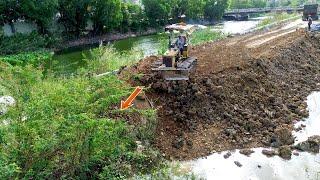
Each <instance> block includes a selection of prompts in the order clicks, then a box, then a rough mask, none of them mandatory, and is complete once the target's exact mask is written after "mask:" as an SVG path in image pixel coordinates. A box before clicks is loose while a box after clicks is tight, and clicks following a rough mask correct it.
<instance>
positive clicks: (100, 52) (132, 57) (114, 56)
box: [84, 46, 143, 74]
mask: <svg viewBox="0 0 320 180" xmlns="http://www.w3.org/2000/svg"><path fill="white" fill-rule="evenodd" d="M142 58H143V53H142V52H141V51H135V50H132V51H129V52H124V53H122V54H121V53H119V52H118V51H116V50H115V49H114V48H113V47H109V46H104V47H99V48H96V49H92V50H91V56H90V58H87V59H86V62H87V67H86V69H85V70H84V71H85V72H88V73H91V74H101V73H105V72H111V71H114V70H117V69H120V68H121V67H124V66H131V65H133V64H134V63H136V62H137V61H138V60H140V59H142Z"/></svg>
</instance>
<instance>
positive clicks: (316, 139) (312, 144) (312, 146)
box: [294, 135, 320, 153]
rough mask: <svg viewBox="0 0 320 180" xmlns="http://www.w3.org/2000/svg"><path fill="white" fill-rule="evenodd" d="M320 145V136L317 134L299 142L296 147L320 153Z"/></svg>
mask: <svg viewBox="0 0 320 180" xmlns="http://www.w3.org/2000/svg"><path fill="white" fill-rule="evenodd" d="M319 146H320V136H318V135H315V136H311V137H309V138H308V140H307V141H304V142H301V143H299V144H297V145H296V146H294V148H295V149H297V150H300V151H306V152H313V153H319Z"/></svg>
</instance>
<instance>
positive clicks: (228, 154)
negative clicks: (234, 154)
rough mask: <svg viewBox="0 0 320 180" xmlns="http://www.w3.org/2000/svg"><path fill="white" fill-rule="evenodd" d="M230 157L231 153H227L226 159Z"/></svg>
mask: <svg viewBox="0 0 320 180" xmlns="http://www.w3.org/2000/svg"><path fill="white" fill-rule="evenodd" d="M230 156H231V152H227V153H226V154H225V155H223V157H224V158H225V159H228V158H229V157H230Z"/></svg>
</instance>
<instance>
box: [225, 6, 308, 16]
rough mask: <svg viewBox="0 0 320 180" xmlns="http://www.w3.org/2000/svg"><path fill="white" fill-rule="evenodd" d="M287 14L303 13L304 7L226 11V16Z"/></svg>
mask: <svg viewBox="0 0 320 180" xmlns="http://www.w3.org/2000/svg"><path fill="white" fill-rule="evenodd" d="M281 11H283V12H285V11H303V7H295V8H293V7H276V8H273V7H266V8H248V9H232V10H229V11H226V12H225V13H224V14H225V15H231V14H249V13H263V12H281Z"/></svg>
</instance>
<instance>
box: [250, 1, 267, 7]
mask: <svg viewBox="0 0 320 180" xmlns="http://www.w3.org/2000/svg"><path fill="white" fill-rule="evenodd" d="M251 5H252V7H253V8H264V7H266V6H267V1H266V0H251Z"/></svg>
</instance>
